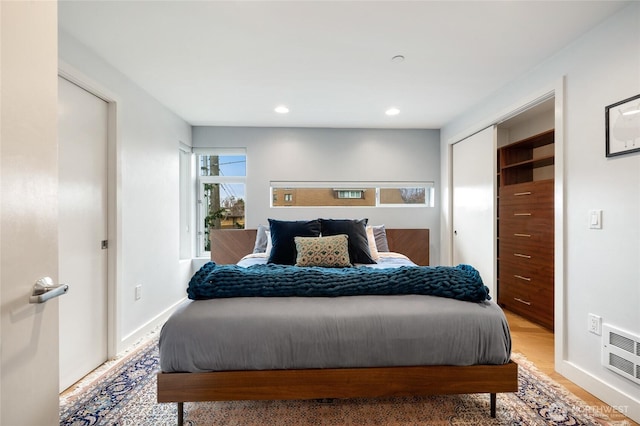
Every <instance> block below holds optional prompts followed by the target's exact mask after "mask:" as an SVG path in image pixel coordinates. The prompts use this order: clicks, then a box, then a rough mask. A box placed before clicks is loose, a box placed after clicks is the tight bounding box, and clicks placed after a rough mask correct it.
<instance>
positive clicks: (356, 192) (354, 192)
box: [335, 189, 366, 198]
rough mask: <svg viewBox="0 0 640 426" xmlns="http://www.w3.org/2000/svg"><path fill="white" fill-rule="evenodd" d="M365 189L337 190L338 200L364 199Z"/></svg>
mask: <svg viewBox="0 0 640 426" xmlns="http://www.w3.org/2000/svg"><path fill="white" fill-rule="evenodd" d="M364 191H366V190H365V189H336V190H335V192H336V196H337V197H338V198H364Z"/></svg>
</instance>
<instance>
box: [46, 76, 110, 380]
mask: <svg viewBox="0 0 640 426" xmlns="http://www.w3.org/2000/svg"><path fill="white" fill-rule="evenodd" d="M58 80H59V83H58V102H59V121H58V135H59V166H60V167H59V168H60V176H59V182H60V185H59V216H60V222H59V248H60V257H59V265H60V281H61V282H63V283H65V284H68V285H69V287H70V290H69V292H68V294H67V295H66V296H65V297H64V298H63V299H61V300H60V390H61V391H62V390H64V389H66V388H68V387H69V386H71V385H72V384H74V383H75V382H76V381H77V380H79V379H80V378H82V377H83V376H85V375H86V374H87V373H89V372H91V371H92V370H93V369H95V368H96V367H98V366H99V365H100V364H102V363H103V362H104V361H106V360H107V250H106V249H103V248H102V245H101V244H102V241H103V240H106V239H107V118H108V117H107V114H108V105H107V103H106V102H105V101H104V100H102V99H100V98H98V97H96V96H94V95H93V94H91V93H89V92H87V91H86V90H84V89H82V88H80V87H78V86H76V85H75V84H73V83H71V82H69V81H67V80H65V79H64V78H61V77H59V78H58Z"/></svg>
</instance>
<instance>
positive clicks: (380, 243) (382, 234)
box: [372, 225, 391, 251]
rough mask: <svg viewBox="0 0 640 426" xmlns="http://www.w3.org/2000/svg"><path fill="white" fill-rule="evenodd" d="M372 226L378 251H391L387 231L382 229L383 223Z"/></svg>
mask: <svg viewBox="0 0 640 426" xmlns="http://www.w3.org/2000/svg"><path fill="white" fill-rule="evenodd" d="M372 228H373V237H374V238H375V240H376V248H377V249H378V251H391V250H389V244H388V243H387V231H386V230H385V229H384V225H374V226H372Z"/></svg>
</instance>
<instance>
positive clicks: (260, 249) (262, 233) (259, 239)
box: [253, 225, 269, 253]
mask: <svg viewBox="0 0 640 426" xmlns="http://www.w3.org/2000/svg"><path fill="white" fill-rule="evenodd" d="M268 230H269V227H268V226H264V225H258V232H256V244H255V245H254V246H253V252H254V253H265V252H266V251H267V243H268V242H269V241H268V240H267V231H268Z"/></svg>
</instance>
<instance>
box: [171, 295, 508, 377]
mask: <svg viewBox="0 0 640 426" xmlns="http://www.w3.org/2000/svg"><path fill="white" fill-rule="evenodd" d="M510 352H511V338H510V334H509V327H508V324H507V321H506V319H505V317H504V314H503V312H502V310H501V309H500V308H499V307H498V306H497V305H496V304H495V303H494V302H492V301H485V302H481V303H473V302H463V301H458V300H454V299H447V298H442V297H436V296H417V295H402V296H349V297H336V298H304V297H287V298H277V297H274V298H259V297H256V298H235V299H212V300H198V301H187V302H185V303H184V304H183V305H181V307H180V308H179V309H178V310H177V311H176V312H175V313H174V314H173V315H172V317H171V318H170V319H169V321H167V323H166V324H165V325H164V327H163V329H162V332H161V335H160V367H161V370H162V371H163V372H205V371H223V370H262V369H266V370H270V369H300V368H342V367H381V366H413V365H472V364H504V363H506V362H507V361H508V360H509V357H510Z"/></svg>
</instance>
